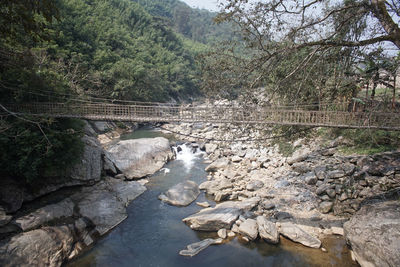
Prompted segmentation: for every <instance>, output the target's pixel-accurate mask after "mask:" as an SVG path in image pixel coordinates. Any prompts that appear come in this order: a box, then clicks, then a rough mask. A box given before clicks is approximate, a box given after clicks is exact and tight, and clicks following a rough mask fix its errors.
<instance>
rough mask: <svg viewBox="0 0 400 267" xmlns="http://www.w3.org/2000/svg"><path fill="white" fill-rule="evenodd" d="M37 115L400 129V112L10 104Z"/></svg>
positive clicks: (26, 112)
mask: <svg viewBox="0 0 400 267" xmlns="http://www.w3.org/2000/svg"><path fill="white" fill-rule="evenodd" d="M6 106H7V108H8V109H9V110H10V111H12V112H15V113H19V114H30V115H36V116H50V117H69V118H83V119H90V120H121V121H144V122H145V121H148V122H174V121H181V122H215V123H218V122H221V123H248V124H252V123H253V124H254V123H257V124H279V125H303V126H325V127H343V128H379V129H388V130H400V114H399V113H383V112H371V113H365V112H344V111H309V110H285V109H278V110H277V109H274V108H257V107H253V108H240V107H226V106H208V107H192V106H177V105H175V106H164V105H162V106H161V105H160V106H157V105H122V104H108V103H107V104H105V103H81V104H79V103H28V104H13V105H6Z"/></svg>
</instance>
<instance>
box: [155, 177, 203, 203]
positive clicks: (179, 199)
mask: <svg viewBox="0 0 400 267" xmlns="http://www.w3.org/2000/svg"><path fill="white" fill-rule="evenodd" d="M199 194H200V190H199V186H198V185H197V184H196V183H195V182H193V181H190V180H187V181H184V182H182V183H179V184H177V185H174V186H173V187H171V188H170V189H169V190H168V191H167V192H165V193H164V194H161V195H160V196H159V197H158V198H159V199H160V200H161V201H163V202H166V203H168V204H171V205H174V206H187V205H189V204H190V203H192V202H193V201H194V200H195V199H196V198H197V197H198V196H199Z"/></svg>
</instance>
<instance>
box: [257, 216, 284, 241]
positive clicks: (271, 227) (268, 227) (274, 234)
mask: <svg viewBox="0 0 400 267" xmlns="http://www.w3.org/2000/svg"><path fill="white" fill-rule="evenodd" d="M257 226H258V233H259V234H260V237H261V238H262V239H264V240H265V241H266V242H268V243H271V244H278V243H279V232H278V230H277V228H276V226H275V224H274V223H273V222H271V221H268V220H267V218H265V217H264V216H258V217H257Z"/></svg>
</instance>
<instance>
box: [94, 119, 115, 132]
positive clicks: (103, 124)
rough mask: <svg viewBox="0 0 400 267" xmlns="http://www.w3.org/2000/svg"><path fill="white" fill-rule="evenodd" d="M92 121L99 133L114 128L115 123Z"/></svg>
mask: <svg viewBox="0 0 400 267" xmlns="http://www.w3.org/2000/svg"><path fill="white" fill-rule="evenodd" d="M90 123H91V124H92V126H93V128H94V130H95V131H96V132H97V133H106V132H108V131H110V130H111V129H112V128H113V125H111V124H110V123H109V122H106V121H91V122H90Z"/></svg>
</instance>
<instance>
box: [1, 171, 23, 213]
mask: <svg viewBox="0 0 400 267" xmlns="http://www.w3.org/2000/svg"><path fill="white" fill-rule="evenodd" d="M17 181H18V179H16V178H15V179H13V178H9V177H2V178H1V179H0V203H1V205H2V208H3V209H4V211H5V212H7V213H11V212H15V211H17V210H19V209H20V208H21V206H22V202H23V201H24V198H25V195H26V193H25V190H24V189H23V185H21V184H19V183H18V182H17Z"/></svg>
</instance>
